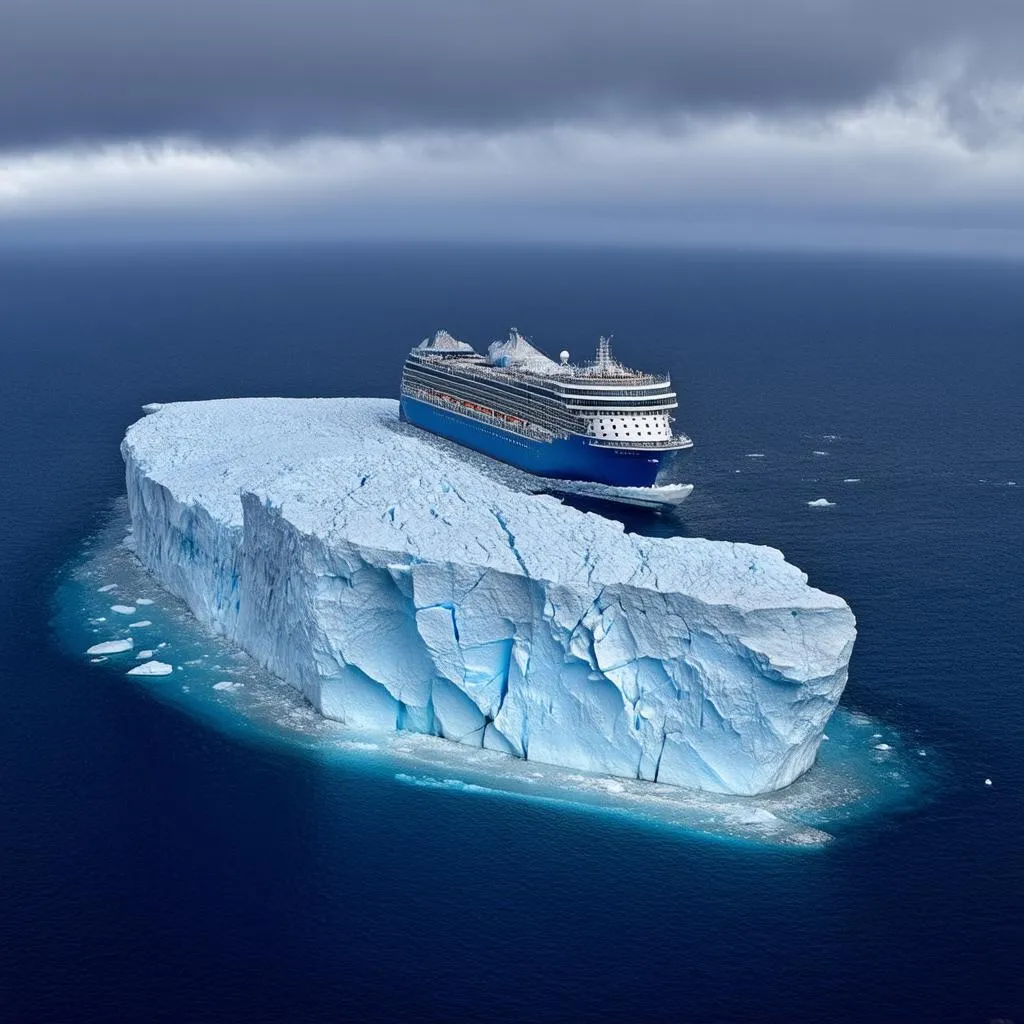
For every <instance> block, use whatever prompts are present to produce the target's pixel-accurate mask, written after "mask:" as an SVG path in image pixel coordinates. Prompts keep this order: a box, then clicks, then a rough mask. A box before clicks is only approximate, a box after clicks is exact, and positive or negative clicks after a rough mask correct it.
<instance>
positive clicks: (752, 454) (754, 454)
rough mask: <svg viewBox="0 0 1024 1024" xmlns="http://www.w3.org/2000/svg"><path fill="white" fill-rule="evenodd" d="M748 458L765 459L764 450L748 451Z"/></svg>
mask: <svg viewBox="0 0 1024 1024" xmlns="http://www.w3.org/2000/svg"><path fill="white" fill-rule="evenodd" d="M747 458H748V459H763V458H764V452H747Z"/></svg>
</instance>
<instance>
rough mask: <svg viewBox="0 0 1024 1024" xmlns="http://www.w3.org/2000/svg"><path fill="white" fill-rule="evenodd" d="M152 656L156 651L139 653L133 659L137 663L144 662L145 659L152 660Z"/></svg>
mask: <svg viewBox="0 0 1024 1024" xmlns="http://www.w3.org/2000/svg"><path fill="white" fill-rule="evenodd" d="M154 654H156V651H139V653H138V654H136V655H135V658H136V660H138V661H144V660H145V659H146V658H152V657H153V655H154Z"/></svg>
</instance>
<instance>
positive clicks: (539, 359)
mask: <svg viewBox="0 0 1024 1024" xmlns="http://www.w3.org/2000/svg"><path fill="white" fill-rule="evenodd" d="M487 361H488V362H489V363H490V364H491V365H492V366H512V367H518V368H519V369H522V370H529V371H530V372H531V373H544V374H552V373H561V372H563V371H562V367H561V366H559V364H558V363H556V362H555V361H554V360H553V359H549V358H548V357H547V356H546V355H544V353H543V352H541V351H540V349H537V348H534V347H533V345H531V344H530V343H529V342H528V341H527V340H526V339H525V338H524V337H523V336H522V335H521V334H520V333H519V332H518V331H517V330H515V329H514V328H513V330H512V331H511V332H510V333H509V336H508V340H507V341H495V342H492V343H491V345H490V346H489V347H488V349H487Z"/></svg>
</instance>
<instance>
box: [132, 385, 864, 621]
mask: <svg viewBox="0 0 1024 1024" xmlns="http://www.w3.org/2000/svg"><path fill="white" fill-rule="evenodd" d="M124 445H125V448H126V453H130V454H131V457H132V458H133V459H134V460H135V461H136V462H137V463H138V464H139V466H140V468H141V469H143V470H144V471H145V473H146V474H147V475H148V476H149V477H151V478H152V479H153V480H154V481H156V482H158V483H160V484H162V485H164V486H165V487H167V488H168V489H169V490H170V491H171V492H172V493H173V494H174V496H175V497H176V498H177V499H178V500H179V501H181V502H182V503H183V504H197V505H201V506H203V507H204V508H206V509H207V510H208V511H210V512H211V514H213V515H214V516H215V518H217V519H219V520H220V521H221V522H225V523H230V524H233V525H238V526H241V523H242V505H241V500H240V495H241V494H242V493H243V492H251V493H253V494H255V495H256V496H257V497H259V498H260V499H261V500H262V501H263V502H265V503H269V504H271V505H273V506H275V507H277V508H279V509H280V510H281V511H282V513H283V515H284V516H285V518H286V519H288V520H289V521H290V522H291V523H293V524H294V525H295V526H296V527H297V528H298V529H299V530H301V531H302V532H304V533H308V534H312V535H316V536H319V537H322V538H323V539H325V540H326V541H327V542H328V543H331V542H332V541H334V540H338V539H342V538H344V539H346V540H348V541H351V542H355V543H357V544H360V545H362V546H365V547H376V548H380V549H385V550H393V551H398V552H406V553H407V554H409V555H411V556H413V557H415V558H419V559H424V560H436V561H448V562H453V563H461V564H469V565H478V564H480V563H483V564H485V565H487V566H488V567H490V568H496V569H500V570H502V571H505V572H510V573H522V574H526V575H529V576H530V577H532V578H538V579H545V580H550V581H551V582H555V583H564V584H567V585H579V584H582V583H586V584H588V585H593V584H595V583H596V584H602V583H628V584H630V585H631V586H635V587H641V588H645V589H650V590H653V591H664V592H669V591H672V592H680V591H681V592H684V593H687V594H690V595H692V596H693V597H695V598H697V599H699V600H700V601H702V602H704V603H711V604H724V605H731V606H733V607H734V608H735V609H736V610H737V611H739V612H744V611H748V610H752V609H758V608H766V607H782V606H785V607H786V608H793V607H796V608H806V609H815V608H844V607H846V603H845V602H844V601H843V600H842V599H841V598H839V597H836V596H833V595H831V594H826V593H824V592H822V591H820V590H815V589H813V588H811V587H809V586H808V585H807V577H806V575H805V574H804V573H803V572H801V571H800V570H799V569H798V568H796V567H795V566H793V565H791V564H789V563H788V562H786V561H785V559H784V557H783V555H782V553H781V552H780V551H778V550H776V549H775V548H770V547H763V546H758V545H753V544H743V543H730V542H726V541H710V540H703V539H697V538H684V537H671V538H652V537H641V536H638V535H636V534H629V533H626V532H625V531H624V529H623V527H622V526H621V524H619V523H617V522H614V521H613V520H609V519H605V518H604V517H603V516H599V515H595V514H593V513H588V512H581V511H579V510H577V509H575V508H572V507H570V506H567V505H564V504H562V503H561V502H560V501H558V500H557V499H556V498H553V497H551V496H549V495H537V494H525V493H523V492H521V491H517V490H514V489H513V488H511V487H510V486H508V485H507V484H506V483H504V482H503V481H502V480H501V479H500V474H497V473H496V474H495V475H493V476H492V475H486V476H485V475H482V474H481V473H480V471H479V469H478V466H479V460H476V461H475V462H474V464H472V465H470V464H467V462H466V452H465V449H462V448H460V447H459V446H458V445H454V444H451V443H448V442H445V441H443V440H441V439H439V438H436V437H434V436H433V435H431V434H429V433H426V432H424V431H421V430H419V429H418V428H416V427H411V426H408V425H406V424H403V423H400V422H399V419H398V403H397V402H396V401H393V400H390V399H362V398H339V399H320V398H317V399H284V398H238V399H225V400H219V401H209V402H178V403H173V404H165V405H163V406H162V407H161V409H160V410H159V411H158V412H156V413H152V414H150V415H148V416H146V417H145V418H144V419H141V420H139V421H138V422H137V423H135V424H134V425H133V426H132V427H130V428H129V430H128V433H127V436H126V438H125V441H124Z"/></svg>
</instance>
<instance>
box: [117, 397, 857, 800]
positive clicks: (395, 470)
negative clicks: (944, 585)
mask: <svg viewBox="0 0 1024 1024" xmlns="http://www.w3.org/2000/svg"><path fill="white" fill-rule="evenodd" d="M150 408H151V409H153V410H154V411H152V412H151V414H150V415H148V416H146V417H144V418H143V419H142V420H140V421H138V422H137V423H135V424H134V425H133V426H132V427H130V428H129V430H128V432H127V434H126V437H125V439H124V442H123V443H122V454H123V456H124V460H125V466H126V479H127V489H128V499H129V507H130V511H131V516H132V523H133V539H134V544H135V548H136V552H137V554H138V556H139V558H140V559H141V560H142V561H143V563H144V564H145V565H146V566H147V567H148V568H149V569H150V570H151V571H152V572H153V573H154V574H155V575H156V576H157V577H158V578H159V579H160V580H161V581H162V582H163V584H164V585H165V586H166V587H167V588H168V590H170V591H171V592H173V593H174V594H176V595H177V596H179V597H181V598H182V599H183V600H184V601H185V602H186V603H187V604H188V606H189V607H190V608H191V610H192V611H193V613H194V614H195V615H196V616H197V617H199V618H200V619H201V620H202V621H204V622H206V623H208V624H209V625H210V626H211V627H213V628H214V629H216V630H218V631H219V632H222V633H224V634H226V635H227V636H228V637H230V638H231V639H233V640H234V641H235V642H237V643H238V644H240V645H241V646H242V647H244V648H245V649H246V650H248V651H249V652H250V653H251V654H252V655H253V656H254V657H256V658H257V659H258V660H259V661H260V662H261V663H262V664H264V665H265V666H267V667H268V668H269V669H270V670H271V671H273V672H274V673H276V674H277V675H278V676H280V677H281V678H282V679H285V680H287V681H288V682H289V683H290V684H292V685H293V686H296V687H298V688H299V689H300V690H301V692H302V693H303V694H304V695H305V696H306V698H307V699H308V700H309V701H310V702H311V703H312V704H313V706H314V707H316V708H317V709H318V710H319V711H320V712H321V713H322V714H324V715H326V716H328V717H330V718H334V719H338V720H339V721H343V722H346V723H348V724H350V725H352V726H354V727H357V728H360V729H377V730H382V729H387V730H393V729H408V730H413V731H417V732H425V733H431V734H435V735H439V736H443V737H446V738H448V739H450V740H453V741H455V742H459V743H465V744H471V745H475V746H484V747H487V748H489V749H494V750H500V751H504V752H507V753H510V754H514V755H516V756H519V757H523V758H527V759H531V760H537V761H543V762H547V763H550V764H556V765H562V766H565V767H570V768H578V769H583V770H587V771H597V772H605V773H608V774H611V775H616V776H622V777H627V778H638V779H650V780H657V781H659V782H664V783H673V784H677V785H681V786H688V787H692V788H698V789H705V790H711V791H715V792H720V793H737V794H756V793H763V792H767V791H770V790H773V789H778V788H780V787H783V786H785V785H788V784H789V783H790V782H792V781H793V780H794V779H796V778H797V777H798V776H799V775H800V774H801V773H803V772H804V771H806V770H807V768H808V767H810V765H811V764H812V763H813V761H814V757H815V753H816V751H817V748H818V745H819V743H820V741H821V736H822V732H823V729H824V726H825V723H826V722H827V720H828V718H829V716H830V715H831V714H832V711H833V710H834V709H835V706H836V704H837V702H838V700H839V696H840V694H841V692H842V690H843V687H844V685H845V683H846V678H847V665H848V661H849V657H850V653H851V650H852V647H853V642H854V638H855V635H856V631H855V626H854V618H853V614H852V613H851V611H850V609H849V607H848V606H847V605H846V603H845V602H844V601H843V600H842V599H841V598H838V597H835V596H833V595H829V594H825V593H823V592H821V591H819V590H815V589H814V588H812V587H810V586H808V584H807V578H806V576H805V575H804V574H803V573H802V572H800V570H799V569H797V568H796V567H794V566H792V565H790V564H789V563H787V562H786V561H785V559H784V558H783V556H782V554H781V553H780V552H779V551H777V550H775V549H773V548H768V547H759V546H754V545H749V544H732V543H726V542H718V541H707V540H699V539H687V538H664V539H658V538H646V537H639V536H636V535H633V534H628V533H626V532H624V530H623V529H622V527H621V526H620V525H619V524H617V523H615V522H612V521H610V520H607V519H604V518H602V517H600V516H597V515H593V514H588V513H583V512H580V511H577V510H576V509H573V508H571V507H567V506H565V505H563V504H561V503H560V502H559V501H557V500H556V499H554V498H552V497H548V496H544V495H535V494H528V493H523V492H522V491H520V490H517V489H516V488H515V487H514V486H511V485H510V484H509V483H508V482H507V481H506V479H505V478H504V477H503V475H502V473H501V471H500V468H498V467H494V468H493V469H491V468H488V467H487V466H486V463H485V460H480V459H479V458H471V457H467V455H466V453H465V451H464V450H463V449H460V448H458V447H457V446H454V445H451V444H448V443H446V442H443V441H441V440H439V439H436V438H433V437H431V436H430V435H427V434H423V433H422V432H420V431H418V430H416V428H413V427H409V426H406V425H403V424H400V423H399V422H398V415H397V403H395V402H392V401H386V400H371V399H333V400H331V399H309V400H286V399H234V400H225V401H216V402H196V403H176V404H172V405H164V406H160V407H150Z"/></svg>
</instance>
